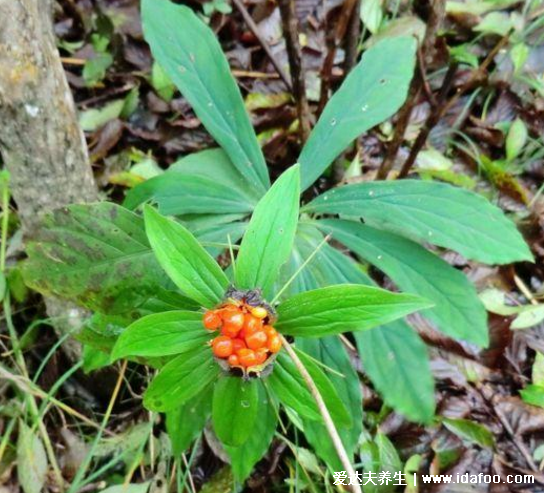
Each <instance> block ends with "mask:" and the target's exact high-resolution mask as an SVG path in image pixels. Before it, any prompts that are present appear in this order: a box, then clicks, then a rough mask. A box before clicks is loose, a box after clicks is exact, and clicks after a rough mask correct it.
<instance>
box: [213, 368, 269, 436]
mask: <svg viewBox="0 0 544 493" xmlns="http://www.w3.org/2000/svg"><path fill="white" fill-rule="evenodd" d="M258 385H259V381H258V380H257V379H250V380H247V381H246V380H244V379H243V378H240V377H229V376H224V377H222V378H220V379H219V381H218V382H217V383H216V384H215V389H214V391H213V408H212V421H213V428H214V430H215V434H216V435H217V438H219V440H221V442H223V443H224V444H226V445H231V446H233V447H239V446H240V445H242V444H243V443H244V442H245V441H246V440H247V439H248V438H249V436H250V435H251V434H252V433H253V432H254V430H253V425H254V423H255V421H256V420H257V419H260V418H259V409H260V401H259V389H258Z"/></svg>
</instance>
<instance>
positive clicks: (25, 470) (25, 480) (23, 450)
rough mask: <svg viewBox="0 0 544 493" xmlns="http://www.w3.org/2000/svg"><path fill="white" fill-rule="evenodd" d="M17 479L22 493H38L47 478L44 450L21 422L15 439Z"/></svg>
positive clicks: (31, 432) (39, 441)
mask: <svg viewBox="0 0 544 493" xmlns="http://www.w3.org/2000/svg"><path fill="white" fill-rule="evenodd" d="M17 477H18V479H19V484H20V485H21V488H22V489H23V491H24V493H40V492H41V491H42V488H43V486H44V484H45V480H46V477H47V456H46V454H45V448H44V446H43V444H42V442H41V440H40V439H39V438H38V436H37V435H36V434H35V432H33V431H32V430H31V429H30V428H29V427H28V426H27V425H26V424H25V423H24V422H23V421H20V422H19V437H18V439H17Z"/></svg>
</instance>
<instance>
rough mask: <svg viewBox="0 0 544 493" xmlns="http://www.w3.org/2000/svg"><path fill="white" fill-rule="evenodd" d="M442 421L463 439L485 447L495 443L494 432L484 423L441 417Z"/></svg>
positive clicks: (490, 446)
mask: <svg viewBox="0 0 544 493" xmlns="http://www.w3.org/2000/svg"><path fill="white" fill-rule="evenodd" d="M441 421H442V424H443V425H444V426H445V427H446V428H447V429H448V430H450V431H451V432H452V433H454V434H455V435H457V436H458V437H459V438H462V439H463V440H467V441H469V442H472V443H476V444H477V445H480V447H485V448H492V447H493V446H494V445H495V439H494V438H493V433H491V432H490V431H489V430H488V429H487V428H486V427H485V426H484V425H481V424H479V423H475V422H474V421H470V420H468V419H453V418H441Z"/></svg>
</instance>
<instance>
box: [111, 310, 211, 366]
mask: <svg viewBox="0 0 544 493" xmlns="http://www.w3.org/2000/svg"><path fill="white" fill-rule="evenodd" d="M212 335H213V334H212V333H210V332H209V331H207V330H204V329H203V325H202V313H200V312H188V311H170V312H164V313H154V314H152V315H148V316H146V317H143V318H141V319H139V320H137V321H136V322H134V323H133V324H131V325H130V326H129V327H127V329H126V330H125V331H124V332H123V333H122V334H121V336H120V337H119V339H118V340H117V343H116V344H115V347H114V348H113V352H112V358H114V359H118V358H124V357H126V356H143V357H153V356H169V355H172V354H179V353H184V352H187V351H190V350H191V349H195V348H198V347H205V346H206V343H207V342H208V341H209V340H210V339H211V337H212Z"/></svg>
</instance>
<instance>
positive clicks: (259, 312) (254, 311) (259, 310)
mask: <svg viewBox="0 0 544 493" xmlns="http://www.w3.org/2000/svg"><path fill="white" fill-rule="evenodd" d="M250 310H251V315H253V316H254V317H257V318H260V319H261V320H262V319H263V318H266V317H267V316H268V312H267V311H266V308H264V307H262V306H255V307H252V308H251V309H250Z"/></svg>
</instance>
